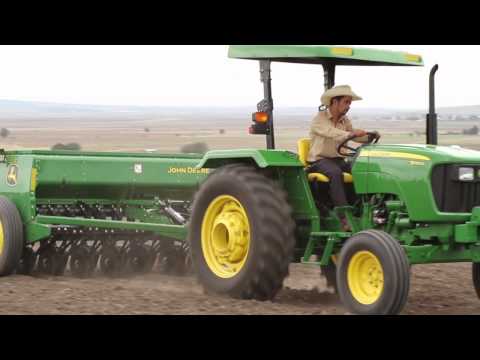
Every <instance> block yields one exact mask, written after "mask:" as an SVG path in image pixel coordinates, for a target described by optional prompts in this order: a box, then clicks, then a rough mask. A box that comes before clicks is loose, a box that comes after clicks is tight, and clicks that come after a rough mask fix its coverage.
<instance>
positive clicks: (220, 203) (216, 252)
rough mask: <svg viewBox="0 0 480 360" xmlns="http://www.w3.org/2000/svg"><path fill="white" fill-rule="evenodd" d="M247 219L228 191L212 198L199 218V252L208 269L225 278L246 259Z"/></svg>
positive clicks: (230, 275)
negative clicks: (200, 249) (227, 193)
mask: <svg viewBox="0 0 480 360" xmlns="http://www.w3.org/2000/svg"><path fill="white" fill-rule="evenodd" d="M249 248H250V223H249V221H248V217H247V213H246V212H245V209H244V208H243V206H242V204H241V203H240V202H239V201H238V200H237V199H235V198H234V197H233V196H230V195H221V196H218V197H217V198H215V199H214V200H213V201H212V202H211V203H210V205H209V206H208V208H207V211H206V212H205V215H204V217H203V222H202V252H203V256H204V258H205V261H206V263H207V265H208V267H209V268H210V270H211V271H212V272H213V273H214V274H215V275H217V276H218V277H221V278H224V279H228V278H232V277H234V276H235V275H237V274H238V273H239V272H240V270H241V269H242V267H243V266H244V265H245V261H246V260H247V256H248V250H249Z"/></svg>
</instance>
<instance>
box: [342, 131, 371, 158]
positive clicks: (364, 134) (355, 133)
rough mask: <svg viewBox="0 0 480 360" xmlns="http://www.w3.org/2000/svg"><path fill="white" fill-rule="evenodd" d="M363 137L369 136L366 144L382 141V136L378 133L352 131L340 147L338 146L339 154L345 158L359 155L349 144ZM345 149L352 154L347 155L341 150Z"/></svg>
mask: <svg viewBox="0 0 480 360" xmlns="http://www.w3.org/2000/svg"><path fill="white" fill-rule="evenodd" d="M363 136H368V140H367V142H366V144H376V143H377V142H378V140H379V139H380V134H379V133H378V131H372V132H366V131H365V130H360V129H357V130H354V131H352V132H351V133H350V135H349V136H348V137H347V138H346V139H345V140H344V141H343V142H342V143H341V144H340V145H338V146H337V152H338V153H339V154H342V155H345V156H354V155H355V154H356V153H357V149H356V148H352V147H350V146H348V145H347V144H348V142H349V141H351V140H353V139H355V138H357V137H363ZM344 148H345V149H347V150H350V153H347V154H345V153H343V152H342V151H341V150H342V149H344Z"/></svg>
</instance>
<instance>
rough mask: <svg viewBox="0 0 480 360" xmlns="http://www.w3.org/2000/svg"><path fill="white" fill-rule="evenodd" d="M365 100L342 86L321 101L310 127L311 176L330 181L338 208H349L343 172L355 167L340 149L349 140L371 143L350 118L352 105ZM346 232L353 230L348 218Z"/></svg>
mask: <svg viewBox="0 0 480 360" xmlns="http://www.w3.org/2000/svg"><path fill="white" fill-rule="evenodd" d="M357 100H362V98H361V97H360V96H358V95H357V94H355V93H354V92H353V91H352V89H351V88H350V86H348V85H339V86H335V87H333V88H331V89H329V90H327V91H326V92H325V93H324V94H323V95H322V97H321V103H322V106H324V107H325V108H326V109H325V110H324V111H320V112H319V113H318V114H317V115H316V116H315V118H314V119H313V120H312V124H311V127H310V138H311V140H310V144H311V145H310V151H309V153H308V159H307V160H308V163H309V164H310V167H309V169H308V172H316V173H322V174H324V175H325V176H327V177H328V178H329V179H330V196H331V198H332V201H333V204H334V206H336V207H338V206H346V205H348V201H347V198H346V195H345V188H344V185H343V172H347V173H351V171H352V169H351V165H350V164H349V163H347V162H346V161H345V155H344V154H342V153H339V152H338V150H337V148H338V146H339V145H340V144H342V143H343V142H345V141H346V140H347V139H348V138H352V140H353V141H355V142H360V143H363V142H368V135H367V132H366V131H365V130H361V129H353V127H352V123H351V121H350V119H349V118H348V117H347V116H346V115H347V113H348V111H349V110H350V105H351V103H352V101H357ZM341 221H342V226H343V228H344V230H345V231H348V230H349V226H348V224H347V221H346V219H345V218H344V217H342V218H341Z"/></svg>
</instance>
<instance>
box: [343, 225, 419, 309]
mask: <svg viewBox="0 0 480 360" xmlns="http://www.w3.org/2000/svg"><path fill="white" fill-rule="evenodd" d="M337 285H338V292H339V295H340V299H341V300H342V302H343V304H344V305H345V306H346V307H347V309H348V310H350V311H351V312H353V313H356V314H364V315H388V314H398V313H399V312H401V311H402V309H403V307H404V306H405V303H406V301H407V297H408V291H409V288H410V267H409V262H408V258H407V256H406V254H405V252H404V250H403V248H402V246H401V245H400V244H399V243H398V241H397V240H395V239H394V238H393V237H392V236H390V235H389V234H387V233H385V232H383V231H377V230H369V231H362V232H360V233H357V234H355V235H354V236H352V237H351V238H350V239H348V240H347V242H346V243H345V245H344V246H343V248H342V250H341V252H340V258H339V264H338V271H337Z"/></svg>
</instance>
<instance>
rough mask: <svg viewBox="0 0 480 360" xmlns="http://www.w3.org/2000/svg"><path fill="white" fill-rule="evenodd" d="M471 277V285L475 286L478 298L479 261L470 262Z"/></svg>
mask: <svg viewBox="0 0 480 360" xmlns="http://www.w3.org/2000/svg"><path fill="white" fill-rule="evenodd" d="M472 279H473V287H474V288H475V292H476V293H477V296H478V298H479V299H480V263H472Z"/></svg>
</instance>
